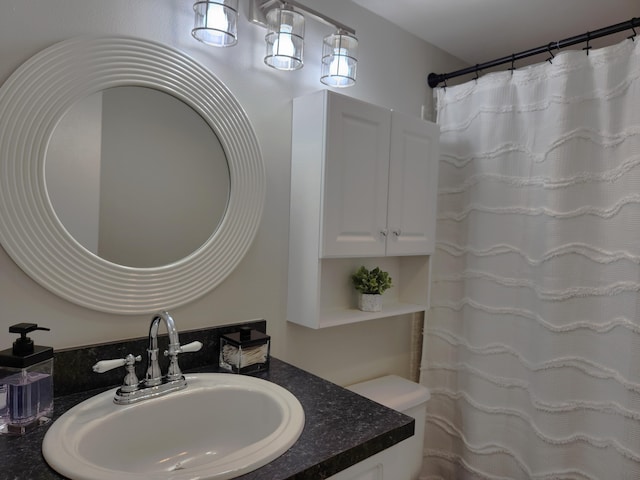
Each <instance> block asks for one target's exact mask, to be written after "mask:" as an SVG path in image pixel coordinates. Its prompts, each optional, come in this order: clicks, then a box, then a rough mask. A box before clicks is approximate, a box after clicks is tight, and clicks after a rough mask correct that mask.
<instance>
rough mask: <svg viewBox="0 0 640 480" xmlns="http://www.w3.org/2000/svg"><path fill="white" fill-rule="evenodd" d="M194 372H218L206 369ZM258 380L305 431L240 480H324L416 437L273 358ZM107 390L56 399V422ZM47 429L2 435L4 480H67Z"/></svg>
mask: <svg viewBox="0 0 640 480" xmlns="http://www.w3.org/2000/svg"><path fill="white" fill-rule="evenodd" d="M190 371H192V372H193V371H197V372H214V371H218V370H217V367H213V366H202V367H199V368H194V369H190ZM230 375H231V374H230ZM254 375H255V376H256V377H260V378H264V379H266V380H269V381H272V382H274V383H276V384H278V385H281V386H282V387H284V388H286V389H288V390H289V391H291V392H292V393H293V394H294V395H295V396H296V397H297V398H298V400H299V401H300V403H301V404H302V406H303V408H304V412H305V426H304V430H303V432H302V434H301V436H300V438H299V439H298V441H297V442H296V443H295V444H294V445H293V446H292V447H291V448H290V449H289V450H288V451H287V452H285V453H284V454H283V455H282V456H280V457H279V458H277V459H275V460H274V461H273V462H271V463H269V464H267V465H265V466H264V467H261V468H259V469H257V470H254V471H253V472H250V473H248V474H246V475H243V476H241V477H238V478H240V479H244V480H258V479H259V480H284V479H291V480H307V479H312V480H319V479H324V478H327V477H329V476H331V475H333V474H335V473H337V472H339V471H341V470H344V469H345V468H347V467H349V466H351V465H354V464H355V463H357V462H359V461H361V460H364V459H365V458H368V457H369V456H371V455H374V454H375V453H378V452H380V451H382V450H385V449H386V448H389V447H391V446H393V445H395V444H396V443H398V442H400V441H402V440H404V439H406V438H408V437H410V436H411V435H412V434H413V431H414V420H413V419H412V418H411V417H408V416H405V415H403V414H401V413H399V412H396V411H394V410H390V409H388V408H386V407H383V406H382V405H379V404H377V403H375V402H373V401H371V400H368V399H366V398H364V397H361V396H359V395H357V394H355V393H353V392H351V391H349V390H346V389H344V388H342V387H339V386H337V385H335V384H333V383H331V382H328V381H326V380H323V379H322V378H320V377H317V376H315V375H312V374H310V373H309V372H306V371H304V370H301V369H299V368H296V367H294V366H292V365H290V364H288V363H285V362H282V361H279V360H277V359H275V358H272V361H271V367H270V369H269V371H267V372H261V373H256V374H254ZM103 390H105V388H99V389H93V390H90V391H86V392H79V393H71V394H65V395H60V396H56V398H55V403H54V409H55V412H54V420H55V419H56V418H58V417H59V416H60V415H62V413H64V412H65V411H66V410H68V409H69V408H71V407H72V406H74V405H76V404H78V403H80V402H82V401H83V400H85V399H87V398H89V397H91V396H93V395H95V394H96V393H98V392H100V391H103ZM47 428H48V426H46V425H45V426H42V427H39V428H37V429H35V430H34V431H31V432H29V433H28V434H26V435H24V436H22V437H11V436H6V435H0V480H57V479H61V478H64V477H62V476H60V475H58V474H57V473H56V472H55V471H53V470H52V469H51V468H49V466H48V465H47V463H46V462H45V460H44V458H43V456H42V453H41V445H42V439H43V438H44V435H45V433H46V431H47Z"/></svg>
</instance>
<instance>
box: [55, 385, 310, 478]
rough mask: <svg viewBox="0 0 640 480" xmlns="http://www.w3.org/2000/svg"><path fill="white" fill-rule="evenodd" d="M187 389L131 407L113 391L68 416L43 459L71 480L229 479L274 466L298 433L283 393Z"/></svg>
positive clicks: (261, 388) (293, 401)
mask: <svg viewBox="0 0 640 480" xmlns="http://www.w3.org/2000/svg"><path fill="white" fill-rule="evenodd" d="M187 382H188V385H187V388H186V389H184V390H180V391H178V392H172V393H169V394H167V395H165V396H163V397H158V398H152V399H149V400H144V401H141V402H140V403H135V404H132V405H116V404H115V403H113V397H114V393H115V389H113V390H110V391H107V392H104V393H101V394H98V395H96V396H95V397H92V398H90V399H88V400H85V401H84V402H82V403H80V404H78V405H76V406H75V407H73V408H71V409H70V410H68V411H67V412H65V413H64V414H63V415H62V416H61V417H60V418H59V419H58V420H56V421H55V422H54V423H53V425H51V427H50V428H49V430H48V431H47V433H46V435H45V437H44V441H43V443H42V453H43V455H44V458H45V460H46V461H47V463H48V464H49V465H50V466H51V467H52V468H53V469H54V470H56V471H57V472H58V473H61V474H62V475H64V476H66V477H69V478H71V479H74V480H76V479H77V480H85V479H86V480H94V479H95V480H116V479H117V480H122V479H123V478H127V479H128V480H135V479H154V480H156V479H172V480H186V479H202V480H204V479H216V480H223V479H229V478H234V477H236V476H238V475H242V474H244V473H247V472H250V471H252V470H255V469H256V468H259V467H261V466H263V465H265V464H267V463H269V462H270V461H272V460H274V459H275V458H277V457H278V456H280V455H281V454H282V453H284V452H285V451H286V450H287V449H289V447H291V445H293V444H294V443H295V441H296V440H297V439H298V437H299V436H300V433H302V428H303V426H304V411H303V409H302V405H300V402H299V401H298V399H297V398H296V397H295V396H294V395H293V394H291V393H290V392H289V391H288V390H286V389H284V388H282V387H280V386H278V385H276V384H274V383H271V382H268V381H266V380H262V379H259V378H255V377H248V376H244V375H233V374H225V373H200V374H194V375H187Z"/></svg>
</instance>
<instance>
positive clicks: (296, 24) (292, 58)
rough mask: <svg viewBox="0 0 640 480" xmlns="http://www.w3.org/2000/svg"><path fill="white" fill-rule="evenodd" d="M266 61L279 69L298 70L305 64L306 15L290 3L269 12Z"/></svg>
mask: <svg viewBox="0 0 640 480" xmlns="http://www.w3.org/2000/svg"><path fill="white" fill-rule="evenodd" d="M267 28H268V29H269V31H268V33H267V35H266V36H265V37H264V38H265V41H266V43H267V53H266V55H265V57H264V63H266V64H267V65H269V66H270V67H273V68H275V69H277V70H298V69H299V68H302V66H303V64H304V59H303V50H304V16H303V15H302V14H300V13H298V12H296V11H294V10H293V8H291V7H290V6H289V5H288V4H286V3H285V4H284V5H283V6H282V7H280V8H272V9H271V10H269V11H268V12H267Z"/></svg>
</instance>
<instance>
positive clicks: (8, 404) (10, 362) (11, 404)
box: [0, 323, 53, 435]
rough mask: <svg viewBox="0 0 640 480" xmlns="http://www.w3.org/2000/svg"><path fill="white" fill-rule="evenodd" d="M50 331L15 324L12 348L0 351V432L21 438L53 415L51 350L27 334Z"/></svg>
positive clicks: (11, 329)
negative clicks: (15, 337) (16, 335)
mask: <svg viewBox="0 0 640 480" xmlns="http://www.w3.org/2000/svg"><path fill="white" fill-rule="evenodd" d="M35 330H49V329H48V328H44V327H39V326H38V325H37V324H35V323H18V324H16V325H11V326H10V327H9V332H10V333H17V334H20V337H19V338H17V339H16V341H15V342H13V348H9V349H7V350H2V351H0V433H2V434H8V435H24V434H25V433H27V432H28V431H30V430H31V429H33V428H35V427H37V426H38V425H42V424H44V423H47V422H48V421H49V420H50V419H51V414H52V413H53V348H51V347H42V346H37V345H34V344H33V340H31V339H30V338H29V337H28V336H27V334H28V333H30V332H33V331H35Z"/></svg>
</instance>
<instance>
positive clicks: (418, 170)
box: [386, 112, 440, 255]
mask: <svg viewBox="0 0 640 480" xmlns="http://www.w3.org/2000/svg"><path fill="white" fill-rule="evenodd" d="M439 135H440V128H439V127H438V125H436V124H434V123H430V122H425V121H422V120H420V119H417V118H413V117H409V116H406V115H402V114H400V113H398V112H393V115H392V121H391V156H390V168H389V207H388V220H387V225H388V229H389V235H388V240H387V249H386V254H387V255H425V254H430V253H433V250H434V248H435V220H436V200H437V188H438V161H439V158H438V157H439V144H438V142H439Z"/></svg>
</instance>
